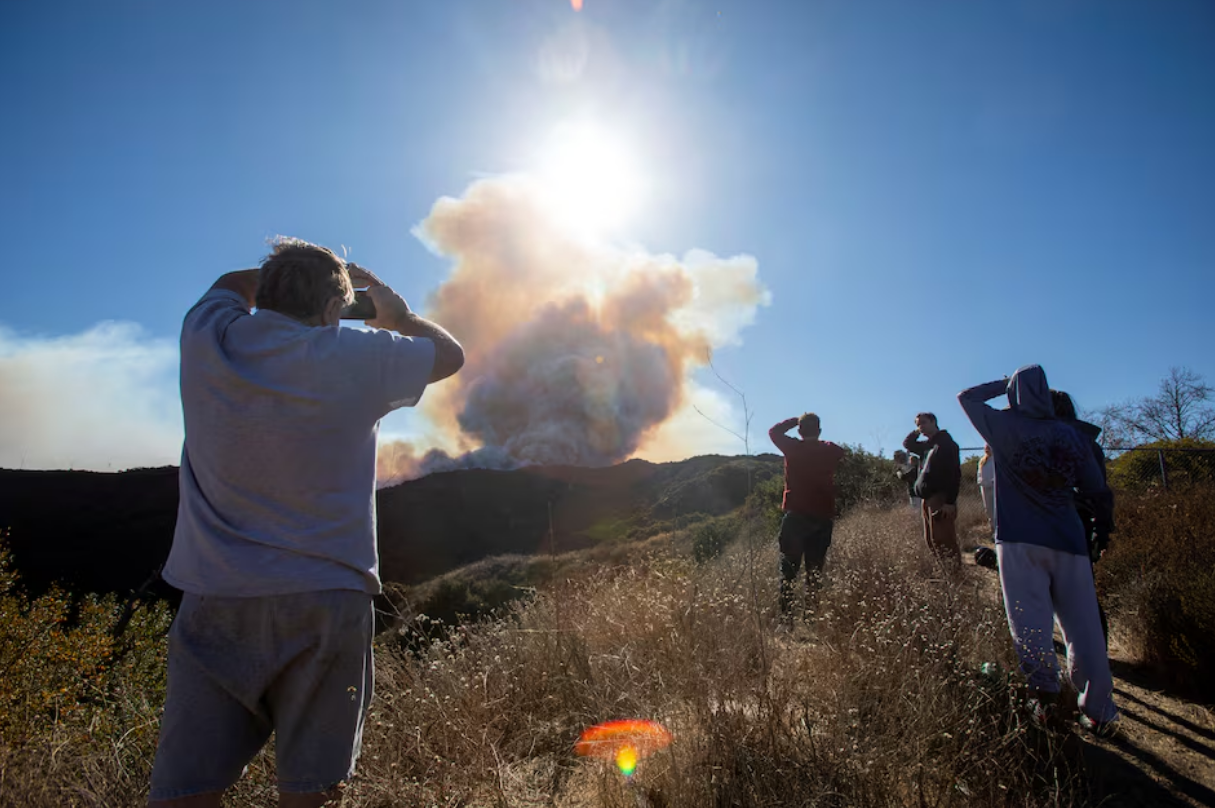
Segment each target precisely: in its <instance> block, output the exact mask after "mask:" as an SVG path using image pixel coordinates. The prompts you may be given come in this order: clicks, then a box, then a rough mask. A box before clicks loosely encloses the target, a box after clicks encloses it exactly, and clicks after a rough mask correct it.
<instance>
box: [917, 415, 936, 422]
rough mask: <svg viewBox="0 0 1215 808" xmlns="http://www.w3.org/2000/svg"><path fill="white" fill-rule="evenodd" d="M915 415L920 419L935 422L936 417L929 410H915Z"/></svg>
mask: <svg viewBox="0 0 1215 808" xmlns="http://www.w3.org/2000/svg"><path fill="white" fill-rule="evenodd" d="M915 417H916V418H918V419H921V420H927V421H932V422H933V423H934V424H935V423H936V422H937V417H936V416H935V415H933V414H932V413H930V412H917V413H916V414H915Z"/></svg>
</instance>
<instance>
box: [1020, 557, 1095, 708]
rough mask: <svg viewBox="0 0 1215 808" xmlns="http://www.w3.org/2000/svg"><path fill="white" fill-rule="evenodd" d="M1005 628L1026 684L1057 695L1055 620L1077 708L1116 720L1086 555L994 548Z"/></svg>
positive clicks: (1090, 565) (1089, 564) (1091, 576)
mask: <svg viewBox="0 0 1215 808" xmlns="http://www.w3.org/2000/svg"><path fill="white" fill-rule="evenodd" d="M996 555H997V557H998V558H999V561H1000V587H1001V588H1002V589H1003V590H1004V610H1005V612H1006V613H1007V614H1008V628H1009V630H1010V631H1011V632H1012V637H1013V642H1014V643H1015V644H1016V647H1017V657H1018V658H1019V659H1020V661H1021V670H1022V672H1023V673H1024V674H1025V676H1026V678H1027V679H1028V680H1029V686H1030V687H1031V688H1035V689H1037V690H1043V691H1048V692H1052V693H1057V692H1059V662H1058V659H1057V658H1056V656H1055V644H1054V630H1055V620H1056V619H1058V621H1059V627H1060V628H1061V629H1062V630H1063V641H1064V643H1066V645H1067V674H1068V676H1069V677H1070V678H1071V681H1072V685H1073V686H1074V687H1075V688H1076V690H1077V692H1079V694H1080V699H1079V706H1080V709H1081V710H1082V711H1083V712H1084V713H1085V714H1086V715H1087V716H1088V717H1089V718H1092V719H1094V720H1096V721H1112V720H1113V719H1115V718H1117V717H1118V708H1117V707H1115V706H1114V700H1113V691H1114V680H1113V677H1112V676H1111V675H1110V663H1109V657H1107V656H1106V651H1105V635H1104V634H1103V633H1102V631H1101V616H1100V613H1099V611H1098V609H1097V590H1096V589H1095V588H1094V586H1093V567H1092V563H1091V562H1090V561H1089V558H1088V556H1081V555H1072V554H1071V553H1064V552H1060V551H1059V550H1052V549H1050V548H1049V547H1039V546H1038V545H1036V544H1021V543H1016V542H1008V543H1000V544H998V545H996Z"/></svg>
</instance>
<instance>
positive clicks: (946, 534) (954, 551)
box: [932, 506, 962, 569]
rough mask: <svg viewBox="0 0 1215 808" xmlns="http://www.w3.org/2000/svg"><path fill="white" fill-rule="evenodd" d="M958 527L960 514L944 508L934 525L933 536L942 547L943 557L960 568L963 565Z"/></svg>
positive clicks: (939, 512)
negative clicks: (946, 511)
mask: <svg viewBox="0 0 1215 808" xmlns="http://www.w3.org/2000/svg"><path fill="white" fill-rule="evenodd" d="M942 507H944V506H942ZM957 527H958V514H957V511H956V510H955V511H954V512H953V513H949V514H947V513H945V511H943V510H941V511H938V512H937V517H936V519H934V520H933V525H932V537H933V540H934V541H935V542H936V543H937V546H938V547H940V548H941V557H942V558H943V559H945V561H946V563H948V564H949V565H951V566H953V567H954V568H955V569H959V568H961V566H962V550H961V548H960V547H959V546H958V530H957Z"/></svg>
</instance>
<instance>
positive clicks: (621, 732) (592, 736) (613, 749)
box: [574, 719, 671, 777]
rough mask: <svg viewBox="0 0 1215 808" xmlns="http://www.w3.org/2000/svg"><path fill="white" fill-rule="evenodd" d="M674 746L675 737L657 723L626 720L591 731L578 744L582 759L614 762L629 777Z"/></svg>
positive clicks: (577, 748) (576, 747)
mask: <svg viewBox="0 0 1215 808" xmlns="http://www.w3.org/2000/svg"><path fill="white" fill-rule="evenodd" d="M670 743H671V733H670V732H668V731H667V729H666V727H664V726H663V725H662V724H659V723H658V722H657V721H643V720H640V719H624V720H621V721H608V722H606V723H604V724H596V725H595V726H593V727H590V728H588V729H587V730H585V731H584V732H583V733H582V736H581V737H579V738H578V743H576V744H574V751H575V752H577V753H578V754H579V755H583V756H588V757H597V758H602V759H604V760H610V761H612V762H613V763H615V764H616V768H618V769H620V772H621V773H622V774H623V775H624V776H625V777H630V776H632V774H633V772H634V771H636V769H637V764H638V763H640V762H641V760H642V759H643V758H645V757H646V756H647V755H649V754H650V753H652V752H656V751H657V750H659V749H662V748H664V747H666V746H667V745H669V744H670Z"/></svg>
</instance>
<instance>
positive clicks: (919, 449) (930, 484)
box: [903, 429, 962, 505]
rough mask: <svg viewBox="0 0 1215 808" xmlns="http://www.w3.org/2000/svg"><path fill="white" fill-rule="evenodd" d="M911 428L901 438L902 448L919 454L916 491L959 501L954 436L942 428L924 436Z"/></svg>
mask: <svg viewBox="0 0 1215 808" xmlns="http://www.w3.org/2000/svg"><path fill="white" fill-rule="evenodd" d="M919 437H920V433H919V432H918V431H914V432H912V433H911V434H910V435H908V436H907V438H906V439H905V440H904V441H903V448H904V449H906V450H907V451H908V452H911V453H912V454H913V455H916V456H918V457H919V458H920V474H919V477H917V478H916V481H915V489H914V491H915V495H916V496H917V497H920V498H921V499H931V498H932V497H935V496H938V495H939V496H941V497H943V498H944V499H945V502H946V504H948V505H956V504H957V503H958V488H959V487H960V486H961V485H962V464H961V461H960V460H959V453H960V450H959V449H958V444H957V443H956V442H955V441H954V439H953V437H952V436H951V435H950V434H949V433H948V432H946V431H945V430H944V429H941V430H938V431H937V433H936V434H935V435H933V436H932V437H931V438H928V439H926V440H919V439H918V438H919Z"/></svg>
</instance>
